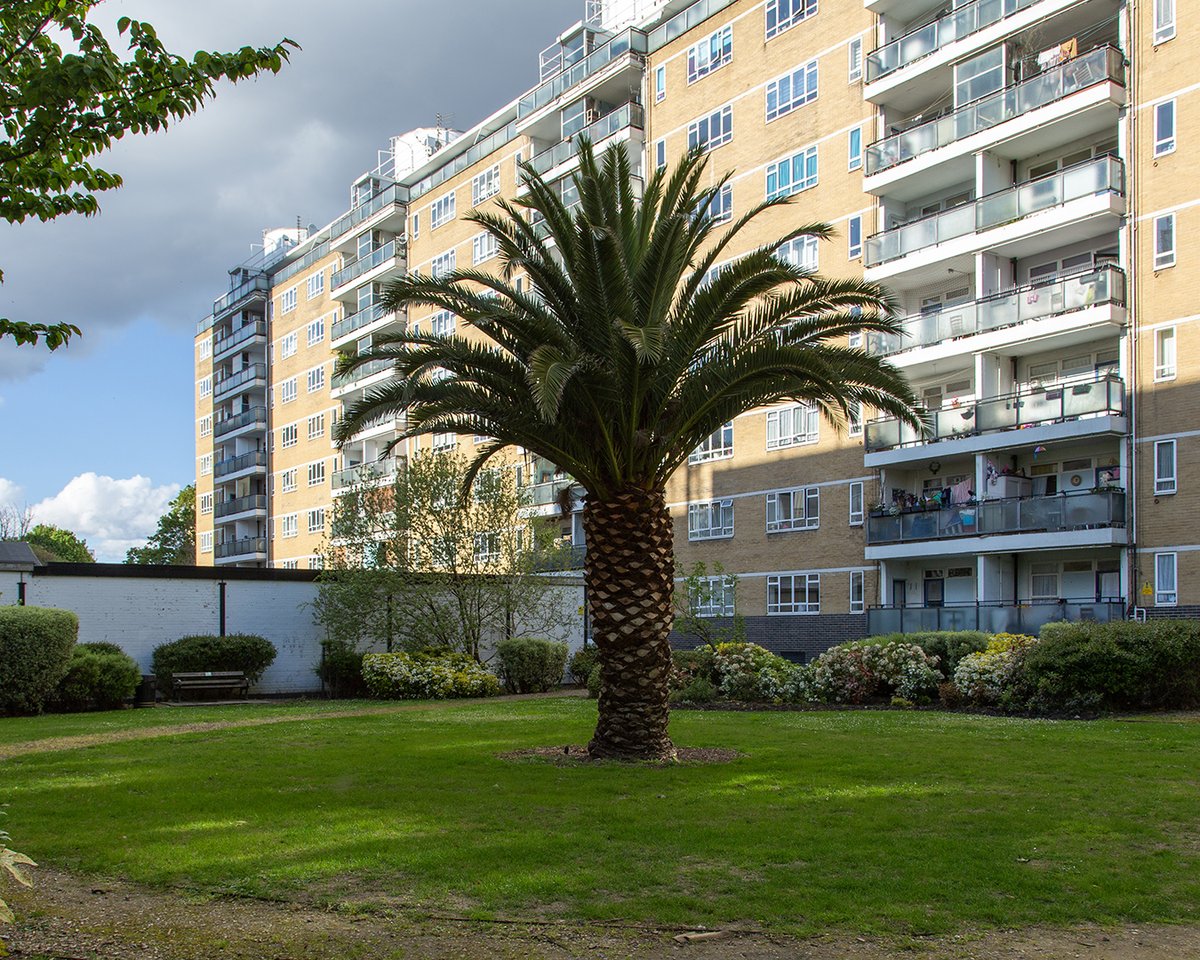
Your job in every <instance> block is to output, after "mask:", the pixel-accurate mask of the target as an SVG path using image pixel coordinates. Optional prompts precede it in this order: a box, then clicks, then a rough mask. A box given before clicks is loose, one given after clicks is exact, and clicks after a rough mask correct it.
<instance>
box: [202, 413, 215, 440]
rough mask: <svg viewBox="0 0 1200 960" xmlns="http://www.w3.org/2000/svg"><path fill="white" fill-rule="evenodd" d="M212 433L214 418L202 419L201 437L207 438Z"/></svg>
mask: <svg viewBox="0 0 1200 960" xmlns="http://www.w3.org/2000/svg"><path fill="white" fill-rule="evenodd" d="M211 433H212V417H211V416H209V417H201V418H200V436H202V437H207V436H209V435H210V434H211Z"/></svg>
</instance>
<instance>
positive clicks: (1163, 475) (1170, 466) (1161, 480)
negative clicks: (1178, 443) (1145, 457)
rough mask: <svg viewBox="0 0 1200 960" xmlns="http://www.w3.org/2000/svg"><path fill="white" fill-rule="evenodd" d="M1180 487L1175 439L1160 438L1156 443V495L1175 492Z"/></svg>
mask: <svg viewBox="0 0 1200 960" xmlns="http://www.w3.org/2000/svg"><path fill="white" fill-rule="evenodd" d="M1178 489H1179V486H1178V480H1177V477H1176V472H1175V441H1174V440H1158V441H1155V444H1154V495H1155V496H1156V497H1157V496H1159V495H1160V494H1167V493H1175V492H1176V491H1177V490H1178Z"/></svg>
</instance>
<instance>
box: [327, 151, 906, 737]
mask: <svg viewBox="0 0 1200 960" xmlns="http://www.w3.org/2000/svg"><path fill="white" fill-rule="evenodd" d="M705 165H706V159H705V158H704V157H703V156H701V155H699V154H691V155H689V156H687V157H685V158H684V159H683V160H682V161H681V162H680V163H679V164H678V165H677V166H676V167H674V169H671V170H662V171H659V172H656V173H655V174H654V175H653V176H651V177H650V178H649V180H648V181H647V182H646V185H645V190H644V193H643V196H642V197H641V199H640V200H639V199H638V197H637V195H636V192H635V183H636V181H635V179H634V178H633V177H632V176H631V173H630V165H629V160H628V157H627V155H626V154H625V152H624V150H623V149H622V148H621V147H619V146H618V147H614V148H610V149H609V150H608V151H607V152H606V153H605V154H604V155H603V156H602V157H601V158H597V157H596V156H595V155H594V152H593V150H592V148H591V145H590V144H587V143H583V144H581V145H580V148H579V169H578V172H577V173H576V174H575V175H574V183H575V186H576V187H577V188H578V193H579V202H578V204H577V205H573V206H571V207H568V206H567V205H565V204H564V203H563V201H562V199H561V195H560V193H559V192H558V191H557V190H556V189H555V187H554V185H553V184H550V183H547V182H545V181H544V180H542V179H541V178H540V177H539V176H537V175H536V174H535V173H534V172H533V171H532V170H531V169H529V168H528V167H526V168H525V172H524V175H523V180H524V184H525V192H524V193H523V195H522V196H521V197H520V198H519V199H518V200H517V201H516V202H515V203H514V202H508V201H500V202H499V203H498V204H497V208H498V209H497V210H496V211H495V212H480V211H476V212H474V213H472V214H470V215H469V216H468V217H467V218H466V219H467V220H468V221H470V222H472V223H475V224H477V225H478V226H480V227H481V228H483V230H485V231H486V232H487V233H488V234H490V235H491V236H493V237H494V238H495V239H496V241H497V243H498V246H499V251H500V257H501V263H502V265H503V269H502V271H500V275H499V276H497V275H493V274H489V273H485V272H482V271H479V270H458V271H455V272H452V273H450V274H448V275H443V276H440V277H429V276H421V275H417V274H413V275H411V276H408V277H406V278H404V279H401V280H398V281H396V282H394V283H393V284H391V285H390V286H389V287H388V288H387V290H386V291H385V293H384V301H385V303H386V304H387V306H388V307H390V308H400V307H407V306H411V305H426V306H432V307H436V308H439V309H443V310H449V311H451V312H452V313H454V314H456V315H457V316H458V317H460V318H462V319H463V320H464V321H466V322H467V323H469V324H470V325H471V326H473V327H474V328H476V329H478V330H479V331H481V332H482V333H483V334H486V336H487V338H488V341H487V342H483V341H482V339H478V340H476V341H472V340H468V339H466V338H464V337H460V336H450V337H439V336H434V335H432V334H430V333H427V332H425V331H424V330H422V331H421V332H419V333H417V332H406V333H399V334H395V335H392V336H387V337H380V338H379V339H378V340H377V342H376V343H375V345H374V346H373V347H372V348H371V349H370V350H369V351H367V352H365V353H363V354H361V355H359V356H357V357H354V358H352V359H350V358H346V359H344V360H343V361H342V362H341V364H340V369H342V370H343V371H348V370H352V369H355V368H357V367H359V366H362V365H364V364H367V363H370V362H372V361H374V360H387V361H391V362H393V363H394V364H395V367H396V377H395V379H393V380H391V381H390V382H388V383H385V384H384V385H382V386H380V387H378V388H376V389H375V390H374V391H372V392H371V393H370V394H368V395H367V396H365V397H364V398H363V399H362V400H361V401H359V402H358V403H356V404H354V405H353V407H352V408H351V409H350V410H348V411H347V413H346V415H345V417H344V418H343V419H342V420H341V422H340V423H339V425H338V428H337V434H336V436H337V439H338V440H339V441H345V440H346V439H347V438H348V437H350V436H352V435H353V434H355V433H356V432H358V431H360V430H362V429H363V428H364V427H365V426H367V425H369V424H371V423H373V422H377V421H381V420H384V419H388V418H391V417H395V416H397V415H400V414H404V415H406V417H407V429H406V431H405V432H404V434H403V437H402V438H401V439H403V438H406V437H413V436H417V435H419V434H425V433H434V432H437V433H448V432H455V433H458V434H460V435H471V434H474V435H483V436H487V437H490V438H492V439H491V440H490V441H489V442H487V443H486V444H485V445H483V446H482V447H481V448H480V449H479V451H478V453H477V455H476V456H475V459H474V461H473V463H472V464H471V468H470V470H469V472H468V476H467V484H468V485H469V484H470V482H471V480H472V479H473V477H474V474H475V472H477V471H478V470H479V469H480V468H481V467H482V466H483V465H484V464H485V463H486V462H487V461H488V460H489V459H490V458H492V457H494V456H496V455H497V454H499V453H500V452H501V451H502V450H505V449H507V448H510V447H523V448H524V449H525V450H527V451H529V452H530V453H532V454H536V455H537V456H540V457H544V458H545V459H547V460H549V461H551V462H553V463H555V464H557V465H558V466H559V467H560V468H561V469H563V470H565V471H567V472H568V473H569V474H570V475H571V476H573V477H574V478H575V480H576V481H577V482H578V483H579V484H581V485H582V486H583V488H584V489H585V491H586V497H585V506H584V510H583V529H584V534H585V537H586V542H587V553H586V558H585V561H584V578H585V582H586V584H587V588H588V596H589V603H590V606H591V613H592V623H593V625H594V631H595V638H596V644H597V647H598V649H599V655H600V664H601V687H600V701H599V721H598V723H597V726H596V731H595V734H594V736H593V738H592V741H591V743H590V744H589V747H588V749H589V751H590V753H591V754H592V756H594V757H616V758H631V759H633V758H637V759H645V758H666V757H672V756H674V747H673V746H672V743H671V740H670V738H669V736H668V733H667V721H668V700H667V696H668V680H669V676H670V671H671V653H670V645H669V640H668V635H669V634H670V631H671V625H672V592H673V586H674V583H673V580H674V551H673V530H672V524H671V516H670V513H669V512H668V510H667V506H666V499H665V490H666V485H667V481H668V479H669V478H670V477H671V475H672V474H673V473H674V472H675V471H676V470H677V469H678V468H679V467H680V466H681V465H682V464H683V463H684V462H685V460H686V459H687V456H688V454H689V453H690V452H691V451H692V450H694V449H695V448H696V446H698V445H699V444H700V443H701V442H702V441H703V440H704V439H705V438H706V437H708V436H709V435H710V434H712V433H713V432H714V431H715V430H717V429H718V428H719V427H721V425H722V424H724V423H726V422H727V421H729V420H732V419H733V418H734V417H736V416H738V415H739V414H741V413H743V412H744V411H746V410H750V409H752V408H755V407H760V406H763V405H766V404H772V403H777V402H781V401H796V402H802V403H810V404H815V405H816V406H817V407H818V408H819V409H821V410H822V411H823V413H824V414H825V415H826V417H827V418H829V419H831V420H833V421H834V422H836V423H839V424H841V423H844V422H845V421H846V418H847V417H848V416H849V412H850V408H851V405H857V404H860V403H861V404H865V405H866V406H870V407H874V408H876V409H878V410H883V411H886V412H888V413H891V414H894V415H896V416H898V417H900V418H902V419H903V420H905V421H906V422H910V423H914V424H915V423H917V422H918V419H917V415H916V413H915V412H914V411H915V408H916V400H915V398H914V397H913V395H912V393H911V391H910V390H909V388H908V386H907V384H906V382H905V381H904V379H903V377H902V376H901V375H900V374H899V373H898V372H897V371H896V370H895V369H893V368H892V367H891V366H890V365H888V364H887V363H885V362H883V361H881V360H879V359H878V358H876V357H872V356H868V355H866V354H865V353H864V352H863V351H861V350H858V349H852V348H849V347H847V346H843V345H842V344H843V343H844V342H845V340H846V338H847V336H848V335H849V334H851V333H857V332H861V331H873V332H885V333H895V332H897V330H898V326H897V324H896V322H895V321H894V320H893V319H892V318H891V313H892V303H891V300H890V299H889V297H888V295H887V294H886V293H885V292H884V290H883V289H881V288H880V287H878V286H876V285H874V284H868V283H864V282H861V281H858V280H830V279H826V278H822V277H819V276H816V275H814V274H813V273H812V272H811V271H808V270H805V269H802V268H800V267H797V266H794V265H792V264H789V263H787V262H785V261H783V260H781V259H780V257H779V256H777V253H776V251H777V250H778V248H779V247H780V246H781V244H784V243H787V242H789V241H791V240H793V239H796V238H799V237H818V238H826V237H828V236H830V234H831V233H832V230H831V228H830V227H829V226H828V225H826V224H805V225H802V226H798V227H795V228H794V229H792V230H790V231H789V232H788V233H786V234H784V235H783V236H782V237H780V238H778V239H777V240H774V241H773V242H771V243H769V244H766V245H763V246H759V247H757V248H756V249H753V250H751V251H750V252H749V253H745V254H743V255H741V256H738V257H736V258H733V259H731V260H729V262H728V263H723V260H725V259H728V254H727V251H728V250H729V249H730V246H731V245H732V244H733V243H734V242H735V240H736V239H737V238H738V237H739V236H740V235H741V234H742V233H743V231H744V230H745V228H746V227H747V226H748V225H749V224H750V223H751V222H753V221H755V220H756V219H758V218H759V217H760V215H761V214H762V213H763V212H764V211H766V210H768V209H771V208H773V207H777V206H780V205H781V204H783V203H785V202H786V201H785V200H773V201H768V202H766V203H762V204H759V205H758V206H756V207H755V208H754V209H752V210H750V211H748V212H747V213H746V214H745V215H744V216H743V217H741V218H740V219H738V220H736V221H734V222H732V223H730V224H729V226H728V227H727V228H726V229H725V230H724V232H723V233H722V232H720V231H719V230H717V229H716V227H717V224H716V223H714V221H713V219H712V217H711V216H709V214H708V210H709V206H710V204H711V203H712V201H713V200H714V199H715V198H716V197H717V195H718V194H719V192H720V190H721V187H722V186H724V184H725V183H726V182H727V180H728V177H725V178H722V179H720V180H719V181H718V182H717V183H716V184H715V185H714V186H710V187H707V188H706V187H703V186H702V185H701V184H702V181H703V180H704V179H705ZM545 238H548V239H549V241H552V243H553V248H552V247H551V246H550V245H549V243H548V242H547V239H545ZM717 264H723V265H722V266H721V267H720V269H719V270H718V269H717V268H716V265H717ZM521 277H524V278H526V279H525V282H524V284H521V283H519V282H518V280H519V278H521ZM447 374H448V375H447ZM397 442H399V441H397Z"/></svg>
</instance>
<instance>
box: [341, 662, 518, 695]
mask: <svg viewBox="0 0 1200 960" xmlns="http://www.w3.org/2000/svg"><path fill="white" fill-rule="evenodd" d="M362 678H363V683H365V684H366V687H367V690H368V691H369V692H370V694H371V696H373V697H378V698H380V699H381V700H454V699H460V698H463V697H494V696H496V695H497V694H498V693H499V692H500V680H499V678H498V677H497V676H496V675H495V674H494V673H492V672H491V671H490V670H488V669H486V668H485V667H484V666H483V665H482V664H480V663H478V662H476V661H475V660H474V659H472V658H471V657H468V656H466V655H465V654H461V653H452V654H449V655H447V656H444V657H434V656H430V655H428V654H411V653H367V654H364V655H363V658H362Z"/></svg>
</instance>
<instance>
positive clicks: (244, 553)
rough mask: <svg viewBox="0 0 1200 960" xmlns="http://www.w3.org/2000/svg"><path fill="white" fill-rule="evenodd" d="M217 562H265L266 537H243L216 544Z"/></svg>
mask: <svg viewBox="0 0 1200 960" xmlns="http://www.w3.org/2000/svg"><path fill="white" fill-rule="evenodd" d="M217 559H218V560H235V559H236V560H265V559H267V538H266V537H243V538H242V539H241V540H230V541H228V542H227V543H218V544H217Z"/></svg>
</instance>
